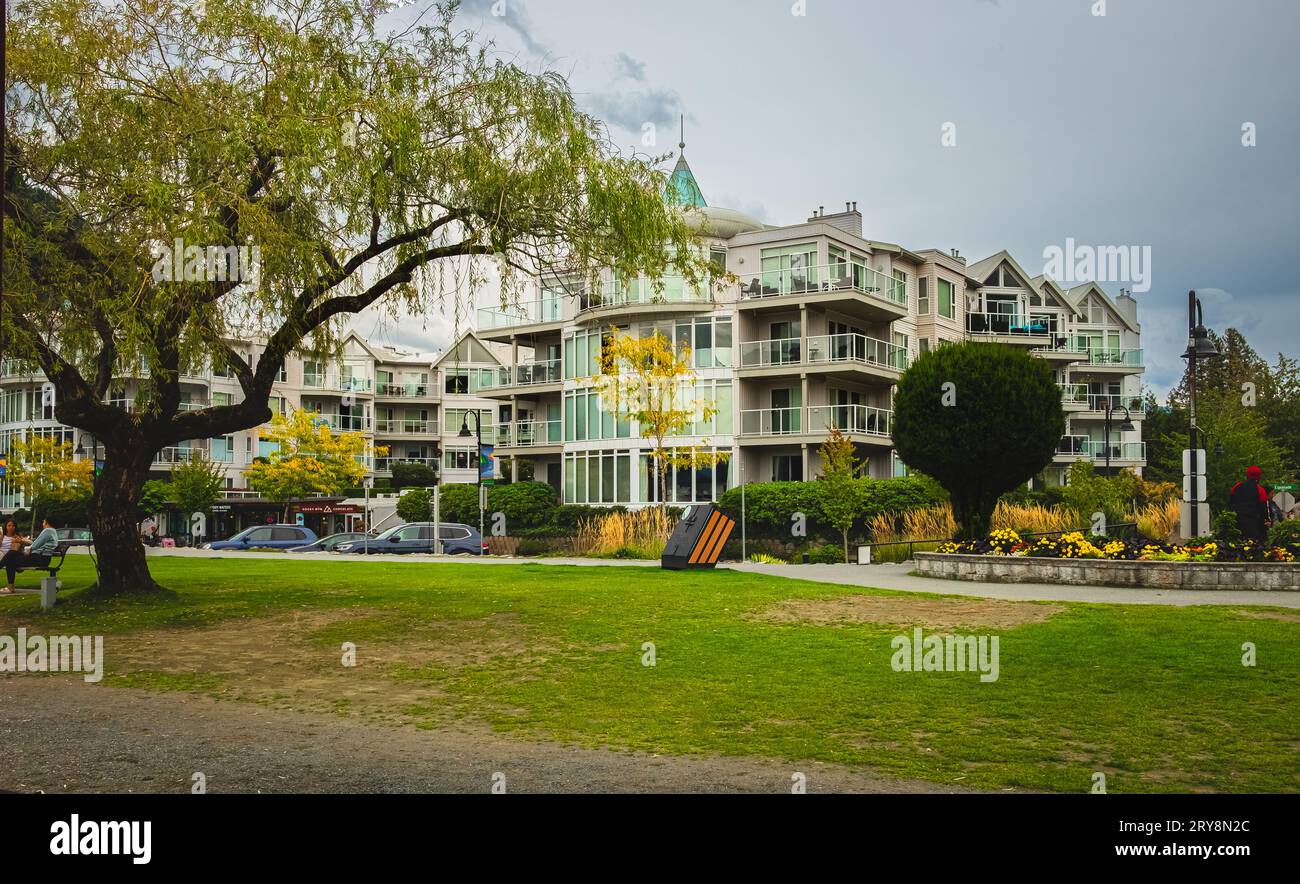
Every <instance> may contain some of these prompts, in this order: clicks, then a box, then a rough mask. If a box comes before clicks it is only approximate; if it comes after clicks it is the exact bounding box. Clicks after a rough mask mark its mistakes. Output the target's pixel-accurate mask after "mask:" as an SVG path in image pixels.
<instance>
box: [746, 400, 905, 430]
mask: <svg viewBox="0 0 1300 884" xmlns="http://www.w3.org/2000/svg"><path fill="white" fill-rule="evenodd" d="M893 416H894V413H893V412H892V411H890V410H888V409H886V408H875V407H873V406H870V405H812V406H809V407H807V408H756V409H751V410H748V411H742V412H741V413H740V435H741V436H788V435H797V434H800V433H814V434H818V435H820V434H829V433H830V432H831V430H833V429H838V430H839V431H840V432H842V433H847V434H849V435H868V436H888V435H889V433H890V426H891V424H892V423H893Z"/></svg>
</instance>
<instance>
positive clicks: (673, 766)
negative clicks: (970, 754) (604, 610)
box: [0, 674, 966, 794]
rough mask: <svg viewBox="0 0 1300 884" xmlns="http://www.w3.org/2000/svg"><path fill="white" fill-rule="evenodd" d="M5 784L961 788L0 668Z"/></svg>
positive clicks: (36, 788) (37, 787) (288, 788)
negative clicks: (798, 783) (528, 737)
mask: <svg viewBox="0 0 1300 884" xmlns="http://www.w3.org/2000/svg"><path fill="white" fill-rule="evenodd" d="M0 741H2V742H3V744H4V747H5V749H4V760H3V762H0V791H12V792H47V793H50V792H80V793H86V792H114V793H122V792H151V793H169V792H170V793H186V792H189V791H190V783H191V778H192V776H193V775H194V773H196V772H199V773H202V774H203V775H204V776H205V777H206V779H207V789H208V791H209V792H212V793H229V792H238V793H254V792H263V793H286V792H294V793H371V792H381V793H393V792H421V793H429V792H436V793H446V792H459V793H474V792H478V793H487V792H489V791H490V790H491V786H492V782H493V775H494V774H497V773H500V774H502V775H504V776H505V787H506V791H507V792H562V793H573V792H579V793H587V792H602V793H608V792H636V793H644V792H669V793H682V792H692V793H734V792H750V793H767V794H782V793H784V794H789V792H790V788H791V784H792V780H791V777H792V776H793V774H795V773H796V772H797V773H802V774H804V775H805V777H806V782H807V788H808V791H809V792H810V793H816V792H954V791H966V790H963V789H962V788H961V784H960V783H954V784H951V785H945V784H941V783H930V782H925V781H920V780H901V779H897V778H894V777H888V776H883V775H881V774H878V773H876V772H875V771H873V770H872V769H870V768H864V767H850V766H846V765H836V764H824V763H821V762H813V761H800V762H789V761H781V760H777V759H771V758H737V757H731V756H721V757H719V756H704V755H691V756H679V755H662V756H661V755H651V754H648V753H644V752H619V751H614V750H609V749H582V748H575V747H572V746H566V745H562V744H559V743H545V742H527V741H524V740H515V739H511V738H509V737H505V736H502V735H500V734H497V733H494V732H493V731H491V730H489V729H487V728H486V727H475V726H473V725H468V724H467V725H464V726H461V727H459V728H457V729H454V730H453V729H438V730H422V729H419V728H415V727H410V726H402V727H394V726H389V725H379V724H370V723H367V722H365V721H361V720H358V719H355V718H346V717H344V716H342V715H329V714H310V713H302V712H289V711H284V710H276V709H268V708H265V707H263V706H260V705H257V704H252V703H236V702H222V701H218V700H213V699H210V698H207V697H201V696H195V695H191V694H185V693H161V692H156V691H146V690H135V689H130V688H114V687H107V686H104V685H89V684H86V683H85V682H83V681H81V680H80V679H79V678H77V677H74V676H47V675H30V674H26V675H0Z"/></svg>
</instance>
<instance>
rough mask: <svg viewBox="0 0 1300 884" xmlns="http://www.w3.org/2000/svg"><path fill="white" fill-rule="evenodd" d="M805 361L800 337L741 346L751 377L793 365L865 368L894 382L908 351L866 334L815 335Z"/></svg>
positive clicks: (849, 369) (743, 362) (744, 366)
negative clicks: (750, 370) (751, 370)
mask: <svg viewBox="0 0 1300 884" xmlns="http://www.w3.org/2000/svg"><path fill="white" fill-rule="evenodd" d="M807 342H808V353H807V356H806V358H805V357H804V354H803V353H802V352H801V346H802V343H801V341H800V339H799V338H775V339H769V340H765V341H748V342H745V343H742V344H741V345H740V348H739V349H740V366H739V367H740V368H741V369H742V370H748V369H755V370H756V371H753V372H750V373H751V374H780V373H781V371H780V369H782V368H785V367H787V366H792V365H802V366H808V367H810V368H820V369H832V370H835V369H846V370H847V372H846V373H848V372H852V371H854V370H855V369H862V368H865V369H868V370H869V371H871V372H872V373H873V374H878V375H879V376H881V377H883V379H884V380H887V381H889V382H890V383H893V382H895V381H897V380H898V375H899V374H900V373H901V372H903V371H904V370H906V368H907V350H906V349H904V348H903V347H900V346H898V345H896V344H891V343H889V342H888V341H881V340H878V339H876V338H869V337H867V336H866V335H858V334H841V335H814V336H812V337H809V338H808V339H807Z"/></svg>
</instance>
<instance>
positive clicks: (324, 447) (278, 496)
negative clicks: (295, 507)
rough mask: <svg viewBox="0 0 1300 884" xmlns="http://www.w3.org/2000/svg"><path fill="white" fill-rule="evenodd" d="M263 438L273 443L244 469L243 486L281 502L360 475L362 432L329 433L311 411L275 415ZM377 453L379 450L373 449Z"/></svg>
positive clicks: (333, 489) (333, 490)
mask: <svg viewBox="0 0 1300 884" xmlns="http://www.w3.org/2000/svg"><path fill="white" fill-rule="evenodd" d="M262 436H263V438H265V439H267V440H269V441H272V442H276V443H278V445H279V447H278V448H277V449H276V450H275V451H274V452H272V453H271V454H270V455H269V456H267V457H259V458H257V459H256V460H255V461H253V463H251V464H249V465H248V468H247V469H246V470H245V471H244V473H245V475H246V476H247V477H248V487H250V488H252V489H253V490H254V491H257V492H258V493H260V494H261V495H262V496H263V497H265V498H266V499H267V500H273V501H275V502H276V503H278V504H281V505H282V506H283V507H284V517H285V519H286V520H287V519H288V517H289V502H290V501H293V500H299V499H302V498H305V497H311V496H314V495H318V494H325V495H333V494H338V493H339V492H341V491H343V489H345V488H350V487H353V486H356V485H359V484H360V483H361V480H362V479H363V478H364V477H365V475H366V466H365V463H364V462H363V457H364V455H365V453H366V437H365V436H364V435H363V434H361V433H335V432H334V431H333V430H332V429H330V427H329V425H328V424H326V423H324V422H323V421H322V420H321V417H320V414H319V413H317V412H312V411H305V410H301V411H295V412H294V413H293V414H292V415H290V416H287V417H286V416H285V415H282V414H277V415H275V416H274V417H272V419H271V426H270V427H268V428H267V429H266V430H265V431H263V434H262ZM376 451H377V453H380V454H382V453H383V451H382V449H376Z"/></svg>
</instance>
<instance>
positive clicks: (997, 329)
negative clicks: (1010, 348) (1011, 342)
mask: <svg viewBox="0 0 1300 884" xmlns="http://www.w3.org/2000/svg"><path fill="white" fill-rule="evenodd" d="M1056 328H1057V325H1056V317H1055V316H1054V315H1052V314H1050V313H1031V314H1029V315H1028V316H1026V315H1024V314H1022V313H1010V312H1006V311H999V310H993V311H986V312H982V313H978V312H976V313H967V314H966V331H968V332H970V333H971V334H977V335H1008V336H1010V335H1016V336H1020V337H1034V338H1044V339H1049V338H1054V337H1055V336H1056Z"/></svg>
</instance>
